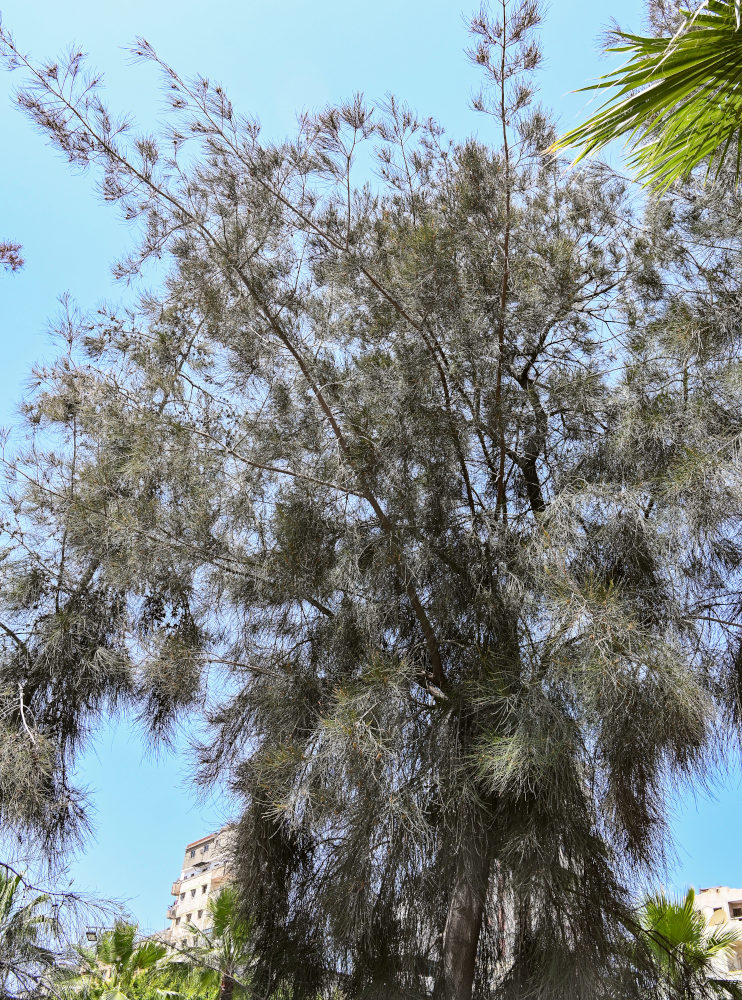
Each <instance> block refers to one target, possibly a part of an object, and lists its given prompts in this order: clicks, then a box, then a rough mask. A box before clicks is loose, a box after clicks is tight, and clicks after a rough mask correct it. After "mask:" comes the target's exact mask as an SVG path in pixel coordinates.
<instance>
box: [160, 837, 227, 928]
mask: <svg viewBox="0 0 742 1000" xmlns="http://www.w3.org/2000/svg"><path fill="white" fill-rule="evenodd" d="M232 838H233V831H232V828H231V827H228V826H226V827H222V829H221V830H217V831H216V832H215V833H210V834H208V836H206V837H201V838H200V839H199V840H194V841H193V842H192V843H190V844H187V845H186V849H185V852H184V854H183V863H182V865H181V871H180V876H179V877H178V878H177V879H176V880H175V882H173V885H172V889H171V893H172V895H173V896H174V897H175V898H174V900H173V902H172V904H171V905H170V907H169V908H168V911H167V917H168V920H169V921H170V927H169V928H168V930H167V931H166V933H165V939H166V940H167V942H168V943H169V944H172V945H175V946H180V947H184V946H186V945H191V944H194V943H195V941H194V937H196V936H197V935H194V932H193V931H192V930H189V925H190V924H193V926H194V927H197V928H199V929H200V930H204V931H207V930H208V929H209V928H210V927H211V923H212V921H211V917H210V914H209V908H208V903H209V900H210V899H213V898H214V896H215V895H218V893H219V892H220V890H221V887H222V886H223V885H224V883H225V882H226V881H228V880H229V865H228V859H229V852H230V848H231V845H232Z"/></svg>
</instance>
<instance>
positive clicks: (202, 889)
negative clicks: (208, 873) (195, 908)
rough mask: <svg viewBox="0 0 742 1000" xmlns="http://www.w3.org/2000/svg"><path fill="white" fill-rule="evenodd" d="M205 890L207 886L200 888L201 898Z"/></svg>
mask: <svg viewBox="0 0 742 1000" xmlns="http://www.w3.org/2000/svg"><path fill="white" fill-rule="evenodd" d="M207 888H208V886H205V885H202V886H201V895H202V896H203V894H204V893H205V892H206V889H207Z"/></svg>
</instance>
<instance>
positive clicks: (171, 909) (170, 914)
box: [165, 903, 177, 920]
mask: <svg viewBox="0 0 742 1000" xmlns="http://www.w3.org/2000/svg"><path fill="white" fill-rule="evenodd" d="M176 909H177V905H176V904H175V903H173V904H172V906H168V908H167V913H166V914H165V916H166V917H167V919H168V920H175V911H176Z"/></svg>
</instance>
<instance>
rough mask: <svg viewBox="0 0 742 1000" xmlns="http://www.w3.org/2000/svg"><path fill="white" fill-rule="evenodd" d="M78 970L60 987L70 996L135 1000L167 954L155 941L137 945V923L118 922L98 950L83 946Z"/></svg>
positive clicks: (102, 938)
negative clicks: (140, 989) (133, 999)
mask: <svg viewBox="0 0 742 1000" xmlns="http://www.w3.org/2000/svg"><path fill="white" fill-rule="evenodd" d="M76 951H77V955H78V957H79V964H78V968H77V969H76V970H75V972H74V973H72V974H71V975H69V976H67V977H65V979H64V981H63V982H62V983H61V984H60V985H61V986H63V987H64V991H65V992H66V993H72V994H78V995H85V996H94V997H98V998H100V1000H132V998H133V997H135V996H136V995H137V993H138V991H139V988H140V987H142V986H143V985H145V984H146V983H147V982H148V981H149V980H150V979H152V977H153V976H154V975H155V973H156V972H157V971H158V969H159V968H160V967H161V965H162V961H163V959H164V958H165V955H166V954H167V948H165V946H164V945H161V944H157V943H156V942H155V941H140V942H137V926H136V924H127V923H124V922H117V923H116V924H115V925H114V927H113V928H111V930H108V931H104V932H103V933H102V934H101V936H100V938H99V939H98V940H97V941H96V944H95V947H94V948H85V947H79V948H77V949H76Z"/></svg>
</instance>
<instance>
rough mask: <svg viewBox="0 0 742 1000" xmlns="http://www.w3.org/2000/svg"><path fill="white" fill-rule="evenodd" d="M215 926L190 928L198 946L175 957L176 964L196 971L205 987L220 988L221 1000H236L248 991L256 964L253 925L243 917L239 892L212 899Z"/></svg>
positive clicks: (225, 891) (224, 891) (227, 888)
mask: <svg viewBox="0 0 742 1000" xmlns="http://www.w3.org/2000/svg"><path fill="white" fill-rule="evenodd" d="M208 909H209V912H210V914H211V919H212V925H211V927H210V928H209V929H208V930H203V929H201V928H199V927H196V926H195V925H193V924H191V925H189V928H188V929H189V931H190V932H192V933H193V935H194V937H195V939H196V943H195V944H194V945H193V947H192V948H184V949H183V950H181V951H179V952H178V953H177V954H175V955H173V956H172V957H171V962H172V963H173V964H180V965H183V966H186V967H189V968H191V969H192V970H193V972H194V974H195V975H196V977H197V979H198V981H199V982H200V983H201V985H202V986H203V987H205V988H208V987H209V986H211V987H218V991H219V1000H232V997H233V995H234V992H235V989H238V990H241V989H243V988H245V986H246V985H247V983H248V981H249V978H250V971H251V968H252V964H253V950H252V943H251V935H250V925H249V924H248V923H247V922H246V921H245V920H243V919H241V917H240V916H239V904H238V896H237V891H236V889H235V888H234V887H233V886H225V888H224V889H222V891H221V892H220V893H219V895H218V896H216V897H214V898H212V899H210V900H209V903H208Z"/></svg>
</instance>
